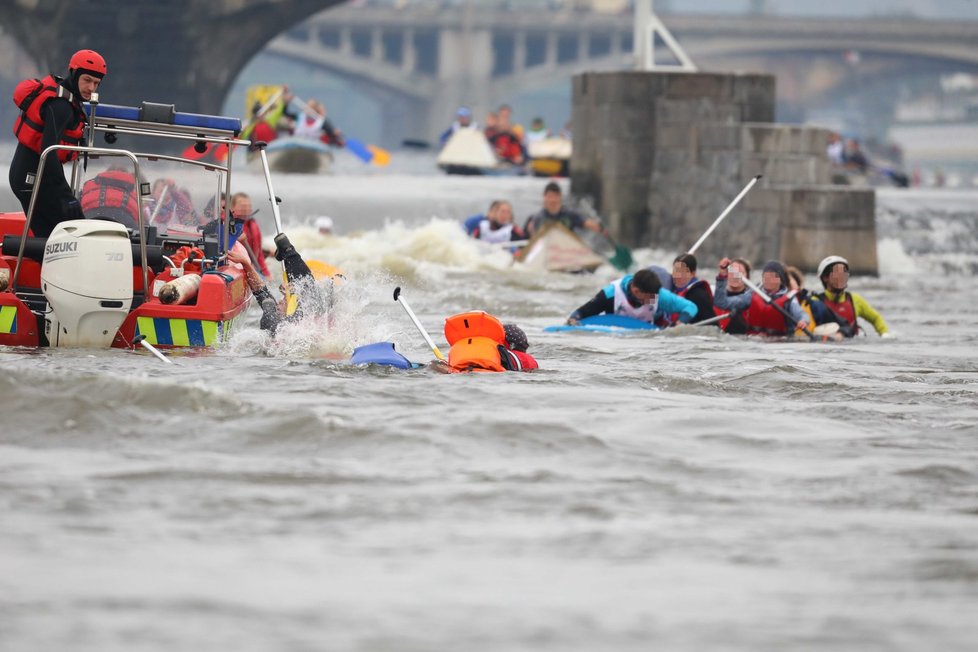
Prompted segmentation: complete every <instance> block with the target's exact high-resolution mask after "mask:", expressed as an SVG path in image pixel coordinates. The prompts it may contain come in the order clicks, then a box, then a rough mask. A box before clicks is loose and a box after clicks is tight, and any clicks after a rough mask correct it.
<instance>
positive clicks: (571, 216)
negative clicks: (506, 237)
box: [523, 206, 586, 233]
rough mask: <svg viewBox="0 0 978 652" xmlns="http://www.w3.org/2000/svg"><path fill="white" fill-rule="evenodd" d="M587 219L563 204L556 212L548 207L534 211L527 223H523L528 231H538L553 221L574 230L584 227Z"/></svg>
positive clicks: (524, 228)
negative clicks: (550, 210) (549, 211)
mask: <svg viewBox="0 0 978 652" xmlns="http://www.w3.org/2000/svg"><path fill="white" fill-rule="evenodd" d="M585 221H586V220H585V219H584V218H583V217H582V216H581V214H580V213H576V212H574V211H572V210H570V209H569V208H567V207H566V206H561V207H560V210H559V211H558V212H557V213H556V214H554V213H548V212H547V211H546V209H542V210H540V212H538V213H534V214H533V215H531V216H530V217H528V218H527V219H526V224H524V225H523V230H524V231H526V232H527V233H537V232H538V231H539V230H540V229H542V228H543V227H544V226H545V225H547V224H549V223H551V222H559V223H561V224H563V225H564V226H566V227H567V228H568V229H570V230H571V231H573V230H575V229H579V228H582V227H583V226H584V222H585Z"/></svg>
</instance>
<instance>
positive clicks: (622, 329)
mask: <svg viewBox="0 0 978 652" xmlns="http://www.w3.org/2000/svg"><path fill="white" fill-rule="evenodd" d="M657 330H659V327H658V326H655V325H653V324H650V323H648V322H646V321H642V320H640V319H634V318H632V317H625V316H624V315H595V316H593V317H585V318H584V319H582V320H581V322H580V323H579V324H575V325H573V326H571V325H568V324H561V325H559V326H547V327H546V328H544V329H543V331H544V332H545V333H560V332H564V331H584V332H590V333H619V334H620V333H631V332H635V331H657Z"/></svg>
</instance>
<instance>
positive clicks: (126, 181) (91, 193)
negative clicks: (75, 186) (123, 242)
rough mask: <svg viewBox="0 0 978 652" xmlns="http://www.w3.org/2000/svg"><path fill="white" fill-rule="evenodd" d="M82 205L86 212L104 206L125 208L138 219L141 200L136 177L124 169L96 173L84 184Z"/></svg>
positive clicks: (134, 218) (133, 217)
mask: <svg viewBox="0 0 978 652" xmlns="http://www.w3.org/2000/svg"><path fill="white" fill-rule="evenodd" d="M81 207H82V210H83V211H86V212H87V211H90V210H93V209H96V208H102V207H108V208H125V209H126V210H127V211H128V212H129V214H130V215H131V216H132V219H133V220H137V218H138V216H139V202H137V201H136V182H135V179H134V178H133V176H132V175H131V174H129V173H128V172H125V171H123V170H106V171H105V172H102V173H101V174H98V175H96V176H95V177H93V178H91V179H89V180H88V181H86V182H85V185H84V186H82V192H81Z"/></svg>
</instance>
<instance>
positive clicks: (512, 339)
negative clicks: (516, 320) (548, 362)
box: [499, 324, 540, 371]
mask: <svg viewBox="0 0 978 652" xmlns="http://www.w3.org/2000/svg"><path fill="white" fill-rule="evenodd" d="M503 330H504V331H506V345H505V346H500V347H499V354H500V358H501V361H502V365H503V367H505V368H506V371H533V370H534V369H539V368H540V365H539V364H537V361H536V358H534V357H533V356H532V355H530V354H529V353H527V352H526V350H527V349H528V348H530V342H529V340H527V339H526V333H525V332H524V331H523V329H522V328H520V327H519V326H517V325H516V324H503Z"/></svg>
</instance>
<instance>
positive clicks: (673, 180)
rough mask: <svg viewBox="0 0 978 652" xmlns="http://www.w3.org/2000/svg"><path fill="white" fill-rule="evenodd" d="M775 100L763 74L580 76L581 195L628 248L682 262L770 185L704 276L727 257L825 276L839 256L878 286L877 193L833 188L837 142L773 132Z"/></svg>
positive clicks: (713, 243)
mask: <svg viewBox="0 0 978 652" xmlns="http://www.w3.org/2000/svg"><path fill="white" fill-rule="evenodd" d="M774 90H775V89H774V77H773V76H771V75H757V74H727V73H722V74H719V73H676V72H666V73H655V72H613V73H584V74H582V75H577V76H575V78H574V89H573V127H574V153H573V158H572V160H571V192H572V193H573V194H574V195H575V196H578V197H590V198H591V199H592V201H593V202H594V204H595V206H596V208H597V209H598V210H599V212H600V213H601V214H602V215H603V216H604V217H605V219H606V221H607V222H608V225H609V228H610V229H611V232H612V234H613V235H614V236H615V237H616V238H617V239H619V240H620V241H621V242H623V243H624V244H627V245H629V246H632V247H643V246H653V247H656V248H660V249H667V250H674V251H675V252H676V253H677V254H678V253H681V252H683V251H686V250H687V249H688V248H689V247H690V246H691V245H692V244H693V243H694V242H696V240H697V239H698V238H699V236H700V235H702V233H703V232H704V231H705V230H706V229H707V228H708V227H709V225H710V224H711V223H712V222H713V221H714V220H715V219H716V217H717V216H718V215H719V214H720V213H721V212H722V211H723V209H724V208H725V207H726V206H727V204H729V202H730V201H731V200H732V199H733V198H734V197H735V196H736V195H737V194H738V193H739V192H740V191H741V189H742V188H743V187H744V186H745V185H746V184H747V182H748V181H750V179H751V178H752V177H754V176H755V175H757V174H762V175H763V178H762V180H761V181H760V182H758V184H757V185H755V187H754V188H753V189H752V190H751V192H750V193H749V194H748V195H747V196H746V197H745V198H744V200H743V201H742V202H741V204H740V205H739V206H738V208H737V209H735V210H734V211H733V212H732V213H731V214H730V215H728V216H727V218H726V219H725V220H724V222H723V224H721V225H720V227H718V228H717V230H716V231H714V233H713V234H712V235H711V236H710V237H709V238H708V239H707V240H706V242H705V243H704V244H703V245H702V246H701V247H700V248H699V250H698V251H697V252H696V253H697V256H698V258H699V259H700V260H701V261H702V265H703V267H704V268H705V267H706V266H708V265H709V266H712V265H713V264H714V263H715V262H716V261H717V260H718V259H719V258H720V257H722V256H725V255H726V256H731V257H733V256H742V257H746V258H749V259H750V260H752V261H753V262H754V263H755V264H761V263H763V262H764V261H765V260H768V259H771V258H777V259H780V260H783V261H784V262H786V263H788V264H793V265H797V266H798V267H800V268H802V269H804V270H806V271H814V269H815V267H816V266H817V265H818V262H819V261H820V260H821V259H822V258H823V257H824V256H827V255H829V254H838V255H841V256H845V257H846V258H848V259H849V261H850V265H851V269H852V271H853V273H865V274H876V273H877V259H876V224H875V216H874V208H875V205H874V204H875V194H874V192H873V191H872V190H871V189H854V188H849V187H845V186H832V185H830V174H831V166H830V163H829V161H828V159H827V157H826V154H825V143H826V138H827V135H828V132H827V131H826V130H825V129H821V128H818V127H807V126H792V125H778V124H772V123H773V120H774V97H775V95H774ZM705 275H706V276H709V274H705Z"/></svg>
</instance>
